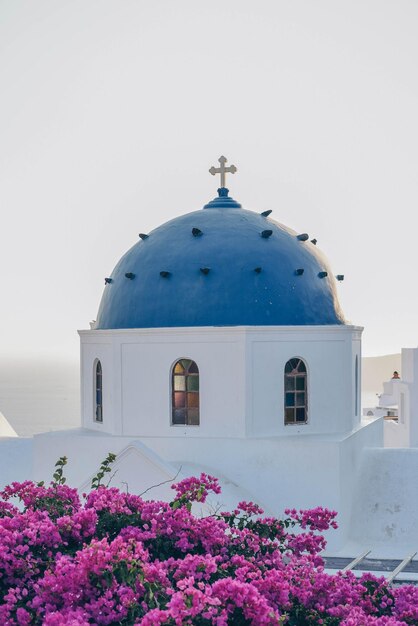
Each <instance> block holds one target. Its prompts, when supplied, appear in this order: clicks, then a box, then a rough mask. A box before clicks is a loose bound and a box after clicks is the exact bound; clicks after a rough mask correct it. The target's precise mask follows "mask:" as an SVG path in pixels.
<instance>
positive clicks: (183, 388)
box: [171, 359, 199, 426]
mask: <svg viewBox="0 0 418 626" xmlns="http://www.w3.org/2000/svg"><path fill="white" fill-rule="evenodd" d="M171 389H172V401H171V423H172V424H173V425H181V424H183V425H186V426H198V425H199V368H198V367H197V365H196V363H195V362H194V361H192V360H191V359H180V360H179V361H177V363H176V364H175V365H174V367H173V373H172V381H171Z"/></svg>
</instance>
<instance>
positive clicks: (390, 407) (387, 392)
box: [363, 348, 418, 448]
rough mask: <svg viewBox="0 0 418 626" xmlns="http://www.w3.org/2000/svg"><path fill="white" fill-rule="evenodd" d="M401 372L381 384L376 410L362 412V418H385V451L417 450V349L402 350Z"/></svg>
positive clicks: (372, 408) (371, 408) (370, 408)
mask: <svg viewBox="0 0 418 626" xmlns="http://www.w3.org/2000/svg"><path fill="white" fill-rule="evenodd" d="M401 363H402V365H401V372H402V376H401V377H400V376H399V374H398V372H394V374H393V376H392V378H391V380H389V381H387V382H385V383H383V393H382V394H381V395H380V396H379V404H378V406H377V407H367V408H365V409H363V414H364V415H365V416H366V417H370V416H373V417H381V416H383V417H384V419H385V425H384V442H385V447H388V448H416V447H418V348H403V349H402V355H401Z"/></svg>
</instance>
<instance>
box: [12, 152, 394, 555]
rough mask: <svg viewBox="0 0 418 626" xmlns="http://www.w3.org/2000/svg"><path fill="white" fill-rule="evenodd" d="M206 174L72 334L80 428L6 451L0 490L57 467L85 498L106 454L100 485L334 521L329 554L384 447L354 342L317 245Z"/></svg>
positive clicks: (114, 276) (357, 338)
mask: <svg viewBox="0 0 418 626" xmlns="http://www.w3.org/2000/svg"><path fill="white" fill-rule="evenodd" d="M209 171H210V173H211V174H213V175H218V174H219V175H220V177H221V184H220V187H219V189H218V195H217V197H216V198H215V199H213V200H211V201H209V202H207V203H206V204H204V205H203V207H202V208H198V209H197V210H193V211H191V212H189V213H186V214H185V215H183V216H181V217H178V218H176V219H173V220H171V221H169V222H167V223H166V224H163V225H162V226H160V227H158V228H156V229H155V230H153V231H152V232H149V233H141V234H140V235H139V238H138V241H137V242H136V243H135V245H134V246H133V247H132V248H131V249H130V250H128V252H126V253H125V254H124V255H123V256H122V258H121V259H120V261H119V263H118V264H117V265H116V267H115V269H114V270H113V272H112V273H111V275H110V276H107V277H106V278H105V287H104V293H103V297H102V300H101V303H100V306H99V310H98V314H97V319H96V321H95V322H94V323H92V324H91V328H90V329H89V330H81V331H79V335H80V341H81V427H80V428H77V429H74V430H67V431H56V432H51V433H42V434H40V435H36V436H35V437H34V438H33V440H30V441H29V440H24V439H20V438H19V440H18V441H17V442H15V441H3V442H2V447H1V454H0V469H1V470H2V480H4V482H6V483H7V482H10V480H24V479H26V478H29V477H32V478H33V479H34V480H49V478H50V476H51V468H52V467H53V466H54V463H55V462H56V460H57V458H58V457H59V456H63V455H65V456H67V457H68V458H69V460H70V462H69V464H68V466H67V468H68V472H67V475H68V482H69V483H70V484H72V485H75V486H78V487H79V489H80V490H82V491H84V490H85V489H88V488H89V484H90V481H91V477H92V476H94V474H95V473H96V471H97V467H98V466H99V465H100V462H101V461H102V460H103V459H104V458H105V457H106V455H107V454H108V453H109V452H113V453H116V454H117V459H116V462H115V466H114V473H113V475H112V485H114V486H116V487H119V488H121V489H128V490H129V491H130V492H132V493H138V494H143V496H144V497H150V498H156V499H168V498H171V493H172V492H171V489H170V485H171V483H172V481H173V479H174V478H176V479H180V478H183V477H185V476H190V475H199V474H200V472H208V473H210V474H213V475H215V476H217V477H218V478H219V479H220V481H221V484H222V486H223V492H222V494H221V496H217V498H219V500H217V501H214V502H212V503H210V506H213V507H214V508H218V507H221V508H223V509H224V510H225V509H227V510H228V509H231V508H234V506H235V505H236V504H237V502H238V501H240V500H243V499H245V500H253V501H255V502H257V503H259V504H260V505H261V506H262V507H263V508H264V510H265V511H266V513H267V514H270V515H281V514H282V512H283V510H284V509H285V508H286V507H295V508H311V507H316V506H318V505H322V506H328V507H330V508H332V509H335V510H337V511H338V513H339V525H340V528H339V531H338V533H337V534H336V533H334V534H333V535H332V536H331V537H330V544H329V547H330V550H331V551H335V550H336V549H338V548H339V547H340V546H342V545H344V544H345V543H346V542H347V541H348V539H349V529H350V521H351V516H352V510H353V507H354V505H355V504H356V503H357V505H358V502H359V499H358V498H357V500H356V493H358V486H359V484H361V481H362V479H363V478H364V474H361V470H360V467H361V463H362V462H363V461H362V460H363V459H364V458H365V453H366V452H365V451H370V450H371V449H372V448H381V447H382V446H383V421H382V420H380V419H373V420H371V419H368V420H362V418H361V410H360V392H361V389H360V380H361V371H360V370H361V333H362V328H361V327H358V326H353V325H350V324H348V323H347V322H346V320H345V319H344V315H343V312H342V310H341V308H340V305H339V303H338V295H337V288H338V282H339V281H340V280H342V278H343V276H341V275H337V276H334V275H333V272H332V270H331V267H330V265H329V263H328V261H327V260H326V258H325V257H324V255H323V254H322V253H321V252H320V250H319V249H318V246H317V245H316V243H317V242H316V240H314V239H310V238H309V236H308V234H307V233H298V232H295V231H293V230H291V229H290V228H288V227H287V226H283V225H282V224H280V223H278V222H276V221H275V220H273V219H272V217H271V211H270V210H268V211H263V212H262V213H256V212H253V211H249V210H246V209H245V208H244V207H243V206H241V204H240V203H239V202H237V201H236V200H234V199H233V198H232V197H230V195H229V191H228V189H227V187H226V181H225V176H226V174H227V173H229V174H234V173H235V172H236V167H235V166H234V165H231V166H229V167H227V166H226V159H225V158H224V157H221V158H220V159H219V167H212V168H211V169H210V170H209ZM202 204H203V203H202ZM16 455H18V456H19V459H20V462H19V463H16V458H17V456H16ZM366 456H367V455H366ZM369 457H370V454H369ZM9 470H10V471H9ZM8 473H9V474H10V476H9V475H8ZM28 473H29V475H28Z"/></svg>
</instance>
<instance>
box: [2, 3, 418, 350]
mask: <svg viewBox="0 0 418 626" xmlns="http://www.w3.org/2000/svg"><path fill="white" fill-rule="evenodd" d="M417 32H418V2H417V1H416V0H409V1H408V0H393V1H388V0H373V1H370V0H344V1H339V0H315V1H313V0H305V1H303V0H287V1H284V0H251V1H249V0H223V1H220V0H211V2H199V1H197V0H148V1H145V0H68V1H67V0H49V1H47V0H36V1H34V0H28V1H23V0H0V55H1V56H0V176H1V181H0V216H1V231H0V232H1V239H0V242H1V243H0V290H1V291H0V294H1V295H0V322H1V323H0V355H3V356H4V355H13V356H25V355H28V356H36V355H50V356H53V357H54V358H56V357H60V356H62V357H63V358H68V357H69V358H76V357H77V354H78V336H77V334H76V329H78V328H88V327H89V321H90V320H92V319H95V317H96V313H97V309H98V306H99V302H100V298H101V294H102V291H103V287H104V277H105V276H108V275H109V274H110V273H111V271H112V269H113V267H114V265H115V263H116V262H117V260H118V259H119V258H120V256H122V254H123V253H124V252H125V251H126V250H127V249H128V248H130V247H131V245H133V244H134V243H135V242H136V241H137V238H138V233H139V232H148V231H150V230H151V229H152V228H154V227H156V226H158V225H159V224H161V223H162V222H164V221H166V220H168V219H171V218H173V217H175V216H177V215H180V214H182V213H187V212H190V211H193V210H196V209H199V208H201V207H202V206H203V204H205V203H206V202H207V201H208V200H210V199H211V198H212V197H214V196H215V195H216V188H217V184H216V181H215V179H214V178H213V177H212V176H210V174H209V173H208V169H209V167H210V166H211V165H216V164H217V158H218V157H219V156H220V155H221V154H225V155H226V156H227V157H228V159H229V162H230V163H234V164H235V165H236V166H237V167H238V172H237V174H235V175H234V176H233V177H230V179H229V181H228V186H229V188H230V190H231V195H232V196H233V197H234V198H236V199H237V200H239V201H240V202H241V204H243V206H244V207H245V208H249V209H254V210H257V211H262V210H266V209H273V214H272V217H274V218H275V219H276V220H277V221H279V222H282V223H284V224H286V225H288V226H290V227H291V228H294V229H295V230H297V231H299V232H308V233H309V234H310V236H311V237H316V238H317V239H318V246H319V247H320V248H321V249H322V250H323V251H324V252H325V254H326V255H327V256H328V259H329V261H330V263H331V267H332V268H333V271H334V273H335V274H337V273H341V274H345V281H344V282H343V283H341V284H340V285H339V287H338V289H339V295H340V301H341V304H342V306H343V309H344V311H345V314H346V316H347V318H348V319H350V320H351V321H352V322H353V323H355V324H359V325H363V326H365V332H364V335H363V337H364V342H363V351H364V354H366V355H376V354H386V353H391V352H398V351H399V350H400V349H401V347H407V346H408V347H412V346H416V345H417V343H418V288H417V285H418V273H417V269H418V268H417V255H418V253H417V249H418V246H417V237H418V229H417V227H418V219H417V209H418V147H417V146H418V70H417V67H418V37H417Z"/></svg>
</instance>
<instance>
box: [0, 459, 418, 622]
mask: <svg viewBox="0 0 418 626" xmlns="http://www.w3.org/2000/svg"><path fill="white" fill-rule="evenodd" d="M113 458H114V457H110V458H108V459H107V461H106V462H105V463H104V464H103V465H102V467H101V470H100V471H99V474H98V475H97V476H96V478H95V479H94V481H93V487H94V488H93V489H92V490H91V492H90V493H89V494H88V495H85V496H83V497H82V498H80V497H79V494H78V492H77V490H76V489H72V488H70V487H68V486H67V485H66V484H65V478H64V476H63V467H64V465H65V462H66V460H65V458H63V459H61V460H60V461H59V462H58V463H57V466H56V470H55V474H54V478H53V481H52V482H51V483H50V484H49V486H45V485H44V484H42V483H38V484H37V483H33V482H29V481H27V482H24V483H13V484H12V485H10V486H8V487H6V488H5V489H4V490H3V491H2V492H1V501H0V594H1V600H0V603H1V605H0V624H1V625H2V626H3V625H5V626H9V625H16V624H19V625H21V626H28V625H30V624H44V625H45V626H63V625H65V626H79V625H83V626H84V625H88V624H98V625H101V624H112V625H116V624H121V625H134V624H138V625H141V626H154V625H155V626H156V625H166V626H177V625H178V626H183V625H187V624H195V625H196V626H210V625H216V626H227V625H228V626H229V625H234V626H246V625H256V626H258V625H259V626H272V625H274V624H276V625H277V624H283V625H284V624H287V625H292V626H296V625H297V626H305V625H311V624H321V625H323V626H334V625H338V624H342V625H345V626H369V625H372V626H395V625H401V624H402V625H404V624H417V625H418V588H416V587H412V586H403V587H397V588H392V587H390V586H387V585H386V584H385V582H384V579H377V578H374V577H373V576H371V575H364V576H363V577H362V578H360V579H356V578H355V577H354V575H353V574H352V573H347V574H342V573H339V574H336V575H332V576H331V575H327V574H326V573H324V570H323V561H322V559H321V557H320V556H319V553H320V551H321V550H322V549H323V548H324V545H325V541H324V539H323V537H322V536H321V534H320V533H321V532H322V531H324V530H327V529H328V528H330V527H335V526H336V523H335V515H336V514H335V513H334V512H331V511H328V510H326V509H322V508H316V509H313V510H310V511H295V510H291V511H286V515H287V517H286V518H285V519H282V520H279V519H275V518H269V517H263V511H262V510H261V509H260V508H259V507H258V506H257V505H256V504H253V503H247V502H241V503H240V504H239V505H238V506H237V508H236V510H234V511H230V512H223V513H217V514H214V515H210V516H207V517H202V516H195V515H193V513H192V510H191V509H192V507H191V505H192V502H194V501H200V502H204V501H205V498H206V496H207V494H208V492H210V491H212V492H215V493H219V492H220V488H219V484H218V481H217V480H216V478H213V477H211V476H208V475H205V474H202V475H201V476H200V477H199V478H187V479H186V480H183V481H181V482H179V483H177V484H175V485H173V488H174V492H175V495H174V494H173V500H172V502H171V503H166V502H156V501H145V500H143V499H141V497H139V496H136V495H133V494H129V493H124V492H122V491H120V490H118V489H116V488H111V487H107V486H104V485H103V484H102V479H103V477H104V475H105V473H106V472H108V471H109V469H110V462H111V460H113Z"/></svg>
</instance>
